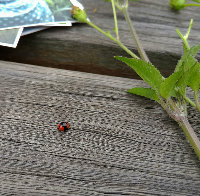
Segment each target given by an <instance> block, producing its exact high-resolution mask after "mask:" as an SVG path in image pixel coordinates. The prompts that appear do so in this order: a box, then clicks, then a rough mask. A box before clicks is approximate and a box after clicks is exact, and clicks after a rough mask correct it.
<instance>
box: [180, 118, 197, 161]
mask: <svg viewBox="0 0 200 196" xmlns="http://www.w3.org/2000/svg"><path fill="white" fill-rule="evenodd" d="M178 123H179V125H180V127H181V128H182V129H183V131H184V133H185V135H186V137H187V139H188V140H189V142H190V144H191V145H192V148H193V149H194V151H195V153H196V155H197V156H198V158H199V160H200V141H199V138H198V137H197V135H196V133H195V132H194V130H193V128H192V127H191V125H190V123H189V122H188V120H187V118H183V119H182V120H181V121H180V122H178Z"/></svg>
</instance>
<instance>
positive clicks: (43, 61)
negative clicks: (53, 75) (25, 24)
mask: <svg viewBox="0 0 200 196" xmlns="http://www.w3.org/2000/svg"><path fill="white" fill-rule="evenodd" d="M82 3H83V4H84V6H85V8H86V9H87V12H88V16H89V18H90V19H91V20H92V21H94V23H95V24H97V25H98V26H100V27H102V28H103V29H104V30H106V31H108V30H112V28H113V27H114V25H113V16H112V9H111V7H110V5H109V4H108V3H105V2H104V1H103V0H101V1H100V0H82ZM168 3H169V1H168V0H165V1H158V0H140V1H138V2H130V9H129V10H130V16H131V18H132V19H133V20H134V21H135V22H134V23H135V26H136V29H137V32H138V35H139V36H140V37H141V41H142V43H143V45H144V48H145V50H146V51H147V53H148V55H149V57H150V59H151V61H152V63H154V64H155V65H156V66H157V67H158V68H159V69H160V70H161V72H162V73H163V74H165V75H169V74H170V73H171V72H172V71H173V69H174V66H175V65H176V63H177V60H178V59H179V58H180V56H181V54H182V46H181V40H180V38H179V37H178V35H177V33H176V31H175V29H176V28H180V30H181V31H182V32H186V29H187V28H188V25H189V22H190V19H191V18H193V19H194V27H193V29H192V31H191V35H190V39H189V40H190V43H191V44H198V43H199V40H200V34H199V31H200V27H199V20H200V17H199V8H195V7H193V8H185V9H184V10H182V11H181V12H175V11H172V10H171V9H170V7H169V5H168ZM95 8H96V10H97V11H96V13H94V12H93V10H94V9H95ZM118 20H119V27H120V29H121V31H120V36H121V40H122V41H123V42H124V43H125V44H126V45H127V46H128V47H129V48H130V49H133V50H134V51H135V44H134V43H133V41H132V38H131V36H130V33H129V29H128V27H127V25H126V23H125V21H124V18H123V16H122V15H120V16H119V17H118ZM116 55H123V56H127V55H126V54H125V53H124V52H123V51H122V50H121V49H120V48H119V47H118V46H116V45H115V44H114V43H113V42H111V41H110V40H109V39H106V38H105V37H104V36H103V35H101V34H100V33H98V32H97V31H96V30H94V29H93V28H91V27H89V26H88V25H85V24H75V25H73V27H66V28H65V27H61V28H51V29H48V30H45V31H43V32H39V33H35V34H33V35H28V36H25V37H24V38H22V39H21V40H20V43H19V46H18V47H17V49H10V48H6V47H1V48H0V59H2V60H9V61H16V62H21V63H28V64H36V65H42V66H53V67H57V68H64V69H70V70H78V71H85V72H91V73H100V74H107V75H115V76H123V77H136V74H135V73H134V72H132V71H130V69H129V68H128V67H125V66H124V65H122V63H121V62H118V61H117V60H115V59H114V58H113V56H116Z"/></svg>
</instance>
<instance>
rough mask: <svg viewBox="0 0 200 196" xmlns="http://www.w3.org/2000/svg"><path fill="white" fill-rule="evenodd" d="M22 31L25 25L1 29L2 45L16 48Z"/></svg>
mask: <svg viewBox="0 0 200 196" xmlns="http://www.w3.org/2000/svg"><path fill="white" fill-rule="evenodd" d="M22 32H23V27H21V28H14V29H6V30H0V45H1V46H8V47H12V48H16V46H17V44H18V42H19V39H20V36H21V35H22Z"/></svg>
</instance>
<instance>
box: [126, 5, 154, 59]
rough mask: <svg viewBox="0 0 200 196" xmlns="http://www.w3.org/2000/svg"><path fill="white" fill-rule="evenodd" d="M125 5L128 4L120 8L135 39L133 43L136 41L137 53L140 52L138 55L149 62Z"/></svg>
mask: <svg viewBox="0 0 200 196" xmlns="http://www.w3.org/2000/svg"><path fill="white" fill-rule="evenodd" d="M127 7H128V6H126V7H124V8H123V9H122V12H123V14H124V16H125V19H126V21H127V23H128V25H129V28H130V31H131V34H132V36H133V38H134V40H135V43H136V46H137V49H138V52H139V54H140V57H141V58H142V59H143V60H145V61H146V62H150V61H149V58H148V57H147V55H146V52H145V51H144V49H143V47H142V44H141V43H140V40H139V37H138V35H137V33H136V30H135V27H134V25H133V23H132V22H131V19H130V17H129V14H128V8H127Z"/></svg>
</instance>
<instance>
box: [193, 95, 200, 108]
mask: <svg viewBox="0 0 200 196" xmlns="http://www.w3.org/2000/svg"><path fill="white" fill-rule="evenodd" d="M194 99H195V103H196V108H197V110H198V111H199V112H200V103H199V98H198V91H197V92H194Z"/></svg>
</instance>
